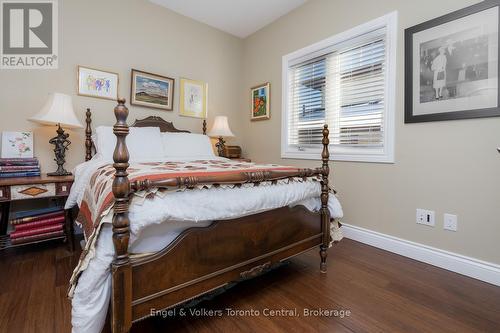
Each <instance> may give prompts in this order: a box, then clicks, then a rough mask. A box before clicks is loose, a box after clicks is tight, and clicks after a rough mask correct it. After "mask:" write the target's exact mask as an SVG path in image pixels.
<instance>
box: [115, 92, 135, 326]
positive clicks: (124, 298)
mask: <svg viewBox="0 0 500 333" xmlns="http://www.w3.org/2000/svg"><path fill="white" fill-rule="evenodd" d="M114 111H115V117H116V124H115V125H114V126H113V133H114V134H115V135H116V147H115V151H114V153H113V161H114V164H113V167H114V168H115V179H114V180H113V195H114V197H115V205H114V211H113V245H114V247H115V258H114V260H113V263H112V264H111V271H112V276H113V277H112V297H111V329H112V332H113V333H125V332H128V331H129V330H130V327H131V326H132V269H131V264H130V258H129V255H128V242H129V238H130V229H129V224H130V221H129V218H128V206H129V193H130V182H129V179H128V173H127V168H128V167H129V164H128V159H129V153H128V149H127V144H126V142H125V139H126V137H127V134H128V132H129V128H128V125H127V117H128V109H127V107H126V106H125V99H119V100H118V105H117V106H116V107H115V110H114Z"/></svg>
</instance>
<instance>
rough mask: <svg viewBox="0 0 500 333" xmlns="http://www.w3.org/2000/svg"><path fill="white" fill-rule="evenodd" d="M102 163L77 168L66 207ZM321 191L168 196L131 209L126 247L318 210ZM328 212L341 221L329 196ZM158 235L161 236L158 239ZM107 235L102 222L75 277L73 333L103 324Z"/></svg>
mask: <svg viewBox="0 0 500 333" xmlns="http://www.w3.org/2000/svg"><path fill="white" fill-rule="evenodd" d="M197 158H199V157H197ZM106 163H109V161H102V160H92V161H90V162H86V163H84V165H81V166H79V167H77V168H76V170H75V176H76V181H75V183H74V184H73V188H72V190H71V194H70V197H69V199H68V202H69V203H68V204H67V206H70V205H71V203H80V201H81V197H82V196H83V191H84V187H85V186H86V184H88V181H89V179H90V177H91V175H92V174H93V173H94V171H95V170H96V169H97V168H98V167H99V166H102V165H104V164H106ZM82 187H83V189H82ZM320 192H321V188H320V184H319V183H318V182H315V181H307V182H304V183H297V182H291V183H289V184H277V185H273V186H259V187H252V188H247V187H241V188H210V189H202V190H190V191H184V192H172V193H169V194H168V195H166V196H164V197H155V199H153V200H146V201H144V203H143V204H142V205H132V206H131V207H130V214H129V216H130V220H131V225H130V228H131V238H130V247H129V248H130V251H131V252H136V253H137V252H143V251H144V252H156V251H159V250H161V249H162V248H164V247H165V246H166V245H168V244H169V242H170V241H172V240H173V239H174V238H175V237H176V236H177V235H178V234H179V233H180V232H182V230H184V229H186V228H188V227H191V226H200V227H201V226H206V225H208V224H210V221H212V220H224V219H233V218H237V217H241V216H244V215H250V214H255V213H257V212H262V211H266V210H270V209H274V208H279V207H283V206H287V205H288V206H294V205H298V204H304V205H305V206H306V207H308V208H309V209H312V210H317V209H319V207H320V202H319V194H320ZM193 202H195V203H196V205H195V206H194V205H193ZM329 208H330V212H331V215H332V217H335V218H340V217H341V216H342V209H341V207H340V204H339V203H338V200H337V199H336V198H335V196H333V195H331V196H330V200H329ZM110 214H111V213H110ZM110 217H111V215H108V216H107V217H106V218H105V219H104V220H103V221H110V220H111V219H110ZM162 221H168V222H166V223H161V222H162ZM172 221H175V222H172ZM150 228H151V229H150ZM155 228H157V229H155ZM158 228H159V229H158ZM158 231H160V232H161V233H164V234H163V235H157V234H156V233H157V232H158ZM111 235H112V232H111V225H110V223H105V225H104V226H103V229H102V231H101V234H100V236H99V239H98V240H97V245H96V248H95V256H94V257H93V258H92V259H91V260H90V261H89V264H88V267H87V269H86V270H85V271H83V273H82V274H81V276H80V278H79V281H78V285H77V287H76V289H75V291H74V295H73V299H72V306H73V308H72V325H73V330H72V332H73V333H94V332H95V333H99V332H100V331H101V329H102V327H103V325H104V322H105V317H106V312H107V308H108V304H109V297H110V286H111V275H110V272H109V269H110V264H111V262H112V260H113V256H114V248H113V243H112V237H111ZM142 235H144V236H145V238H144V239H142ZM141 240H142V241H141Z"/></svg>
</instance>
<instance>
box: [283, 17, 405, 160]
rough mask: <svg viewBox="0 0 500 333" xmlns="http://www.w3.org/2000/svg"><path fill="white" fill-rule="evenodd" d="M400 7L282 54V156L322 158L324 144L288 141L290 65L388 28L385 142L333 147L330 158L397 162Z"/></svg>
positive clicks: (384, 118)
mask: <svg viewBox="0 0 500 333" xmlns="http://www.w3.org/2000/svg"><path fill="white" fill-rule="evenodd" d="M397 21H398V13H397V11H394V12H391V13H389V14H387V15H384V16H382V17H379V18H377V19H374V20H372V21H370V22H367V23H364V24H361V25H359V26H357V27H354V28H352V29H349V30H347V31H344V32H342V33H339V34H337V35H334V36H332V37H329V38H326V39H324V40H322V41H320V42H317V43H314V44H312V45H309V46H306V47H304V48H302V49H300V50H297V51H295V52H292V53H289V54H287V55H284V56H283V58H282V110H283V112H282V118H281V157H282V158H293V159H311V160H317V159H320V158H321V147H318V149H307V150H305V151H301V150H299V148H298V147H293V146H290V145H288V114H289V112H290V111H289V110H288V106H289V103H288V98H289V96H288V92H289V91H288V85H289V82H288V81H289V69H290V67H291V66H293V65H295V64H297V63H299V62H303V61H307V60H308V59H312V58H315V57H318V56H321V55H324V54H327V53H330V52H331V51H332V49H335V46H336V45H339V44H341V43H345V42H348V41H349V40H351V39H353V38H356V37H358V36H361V35H364V34H367V33H369V32H371V31H375V30H377V29H381V28H385V31H386V36H385V37H386V55H385V62H386V67H385V68H386V80H385V92H384V103H385V105H386V108H385V113H384V117H383V120H384V124H383V126H384V129H385V130H384V146H383V148H380V149H375V150H374V149H371V148H362V147H340V146H338V145H337V146H331V147H330V160H334V161H354V162H374V163H394V137H395V133H394V132H395V128H394V118H395V109H396V56H397V37H398V34H397V25H398V22H397Z"/></svg>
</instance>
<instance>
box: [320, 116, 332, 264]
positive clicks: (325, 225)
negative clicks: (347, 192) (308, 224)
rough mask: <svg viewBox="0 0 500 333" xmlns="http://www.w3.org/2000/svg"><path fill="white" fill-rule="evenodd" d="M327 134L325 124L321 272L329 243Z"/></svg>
mask: <svg viewBox="0 0 500 333" xmlns="http://www.w3.org/2000/svg"><path fill="white" fill-rule="evenodd" d="M328 134H329V131H328V125H325V126H324V127H323V139H322V141H321V143H322V144H323V151H322V153H321V159H322V161H323V164H322V166H321V168H322V170H323V172H322V175H321V179H322V180H321V231H322V233H323V239H322V241H321V245H320V247H319V248H320V250H319V255H320V257H321V264H320V270H321V273H326V257H327V255H328V252H327V251H328V246H329V245H330V211H329V210H328V191H329V189H328V175H329V174H330V167H329V166H328V162H329V161H330V152H329V151H328V145H329V144H330V139H328Z"/></svg>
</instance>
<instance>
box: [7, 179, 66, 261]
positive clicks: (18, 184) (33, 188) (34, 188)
mask: <svg viewBox="0 0 500 333" xmlns="http://www.w3.org/2000/svg"><path fill="white" fill-rule="evenodd" d="M73 180H74V178H73V176H62V177H50V176H47V175H42V176H39V177H19V178H0V206H1V214H2V215H1V220H0V250H2V249H5V248H9V247H14V246H21V245H27V244H33V243H38V242H46V241H50V240H55V239H62V240H64V241H65V242H67V243H68V245H69V246H68V247H69V249H70V251H73V250H74V230H73V216H72V213H71V211H70V210H66V211H65V223H64V235H62V236H57V237H53V238H47V239H43V240H38V241H33V242H28V243H23V244H19V245H12V244H10V242H9V236H8V235H7V227H8V223H9V212H10V204H11V202H13V201H18V200H28V199H39V198H67V197H68V195H69V191H70V189H71V185H72V184H73Z"/></svg>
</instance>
